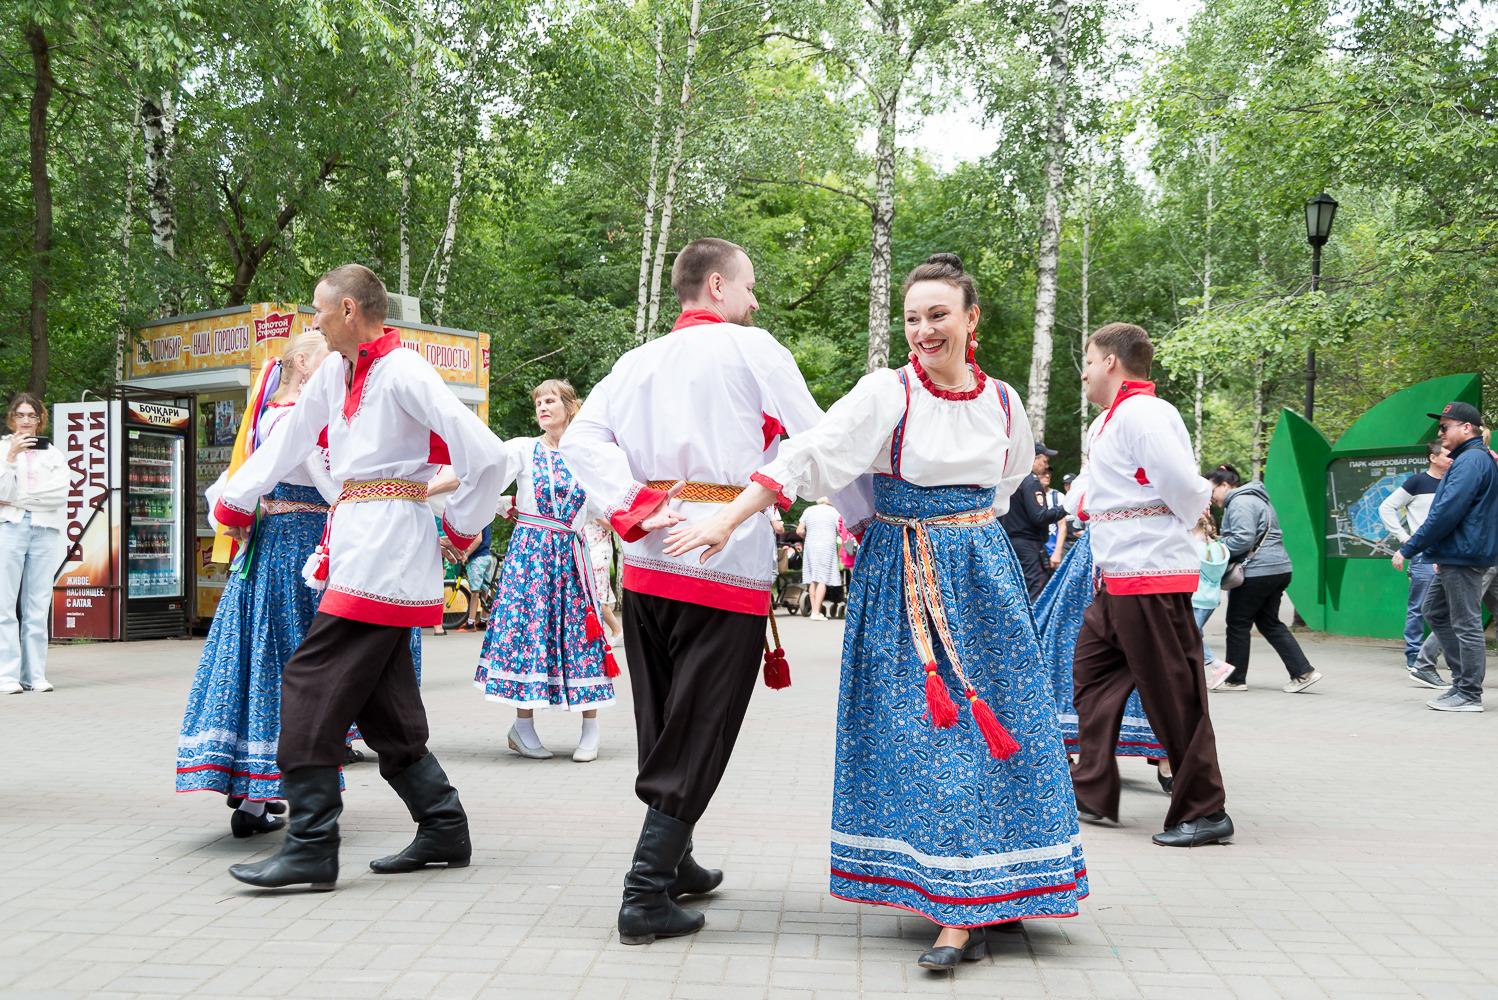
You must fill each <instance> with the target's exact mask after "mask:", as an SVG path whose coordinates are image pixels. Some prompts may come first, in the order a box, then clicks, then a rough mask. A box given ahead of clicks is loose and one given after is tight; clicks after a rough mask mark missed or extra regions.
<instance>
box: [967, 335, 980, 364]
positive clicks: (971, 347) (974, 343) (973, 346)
mask: <svg viewBox="0 0 1498 1000" xmlns="http://www.w3.org/2000/svg"><path fill="white" fill-rule="evenodd" d="M977 353H978V338H977V337H976V336H973V335H969V336H968V340H967V359H968V360H969V361H972V360H973V355H974V354H977Z"/></svg>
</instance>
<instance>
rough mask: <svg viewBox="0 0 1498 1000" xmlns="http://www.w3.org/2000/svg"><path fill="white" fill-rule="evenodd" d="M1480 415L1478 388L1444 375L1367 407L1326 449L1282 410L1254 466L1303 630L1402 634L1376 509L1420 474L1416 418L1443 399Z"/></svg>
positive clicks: (1429, 433) (1398, 582) (1401, 590)
mask: <svg viewBox="0 0 1498 1000" xmlns="http://www.w3.org/2000/svg"><path fill="white" fill-rule="evenodd" d="M1457 399H1459V400H1462V401H1463V402H1467V403H1471V404H1472V405H1473V406H1476V407H1478V408H1479V409H1480V408H1481V406H1482V379H1481V377H1479V376H1477V375H1448V376H1447V377H1445V378H1437V379H1431V380H1430V381H1428V382H1421V383H1419V384H1418V385H1412V386H1410V387H1409V388H1408V389H1403V390H1401V391H1399V392H1396V393H1395V394H1394V395H1392V396H1390V397H1389V398H1387V399H1385V400H1383V401H1382V402H1381V403H1378V404H1377V405H1375V406H1374V407H1373V408H1372V409H1370V410H1369V411H1368V412H1367V413H1365V414H1363V416H1361V417H1360V418H1358V420H1357V422H1356V423H1354V424H1353V425H1352V426H1351V427H1349V428H1348V429H1347V431H1346V432H1345V433H1344V434H1343V435H1342V436H1341V437H1340V438H1338V439H1337V442H1336V444H1332V443H1331V442H1330V441H1328V440H1327V438H1326V436H1325V435H1324V434H1322V433H1321V432H1320V431H1319V430H1317V429H1316V428H1315V427H1314V426H1312V425H1311V424H1309V423H1307V422H1306V420H1305V418H1304V417H1302V416H1301V415H1300V414H1298V413H1295V412H1293V411H1291V410H1284V411H1282V412H1281V414H1280V421H1279V426H1278V427H1277V428H1276V429H1275V432H1274V440H1273V441H1272V442H1271V443H1270V446H1269V457H1268V460H1267V462H1266V463H1265V466H1264V486H1265V488H1266V489H1267V490H1268V491H1269V496H1270V497H1271V499H1273V501H1274V507H1275V510H1276V511H1277V512H1278V514H1279V518H1280V528H1281V530H1282V531H1283V532H1284V535H1285V548H1286V549H1287V550H1288V551H1289V553H1290V561H1291V563H1293V564H1294V567H1295V572H1294V575H1293V576H1292V578H1291V581H1290V587H1289V591H1288V593H1289V595H1290V600H1291V601H1293V602H1294V604H1295V610H1296V611H1298V612H1300V616H1301V618H1302V619H1304V620H1305V623H1306V624H1307V625H1309V626H1310V627H1311V628H1314V629H1317V630H1320V631H1323V632H1332V633H1335V634H1337V635H1362V636H1372V637H1375V638H1381V639H1396V638H1398V637H1400V636H1401V635H1403V634H1404V611H1405V606H1406V604H1407V602H1408V600H1409V577H1408V576H1407V575H1406V574H1404V573H1399V572H1396V571H1395V570H1394V567H1393V566H1391V565H1390V564H1389V557H1390V556H1391V555H1393V554H1394V552H1395V550H1396V549H1397V548H1398V547H1399V542H1398V539H1396V538H1395V537H1394V536H1393V535H1392V534H1390V533H1389V531H1388V529H1386V528H1385V527H1384V525H1383V523H1382V522H1381V521H1380V520H1379V517H1378V506H1379V504H1381V503H1382V502H1383V501H1384V499H1385V498H1386V497H1388V495H1389V494H1390V493H1393V492H1394V490H1395V489H1397V488H1398V487H1399V485H1400V484H1401V483H1403V482H1404V481H1405V480H1406V479H1408V478H1409V477H1410V476H1412V475H1414V474H1415V473H1416V472H1419V471H1421V470H1422V469H1424V468H1425V465H1426V461H1425V445H1426V442H1428V441H1430V440H1431V439H1432V438H1434V437H1435V436H1436V424H1437V422H1436V420H1434V419H1433V418H1431V417H1428V416H1426V414H1427V413H1434V412H1437V411H1439V410H1440V409H1441V407H1443V406H1445V405H1446V404H1447V403H1449V402H1451V401H1452V400H1457Z"/></svg>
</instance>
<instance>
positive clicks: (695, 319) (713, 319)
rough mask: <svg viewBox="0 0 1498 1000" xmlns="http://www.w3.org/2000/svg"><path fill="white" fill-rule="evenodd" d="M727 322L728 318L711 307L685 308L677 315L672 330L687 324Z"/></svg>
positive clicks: (699, 324) (704, 324)
mask: <svg viewBox="0 0 1498 1000" xmlns="http://www.w3.org/2000/svg"><path fill="white" fill-rule="evenodd" d="M727 322H728V320H726V319H724V318H723V317H722V316H719V315H718V314H717V313H715V312H713V311H712V310H711V309H683V310H682V313H681V315H680V316H678V317H676V325H675V326H673V327H672V328H671V332H672V333H675V332H676V331H677V330H680V329H681V328H682V327H685V326H706V325H708V324H709V323H727Z"/></svg>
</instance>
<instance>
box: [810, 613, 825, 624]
mask: <svg viewBox="0 0 1498 1000" xmlns="http://www.w3.org/2000/svg"><path fill="white" fill-rule="evenodd" d="M811 620H812V621H814V622H825V621H826V620H827V616H826V615H824V614H822V613H821V612H820V611H818V612H817V613H816V614H814V615H812V616H811Z"/></svg>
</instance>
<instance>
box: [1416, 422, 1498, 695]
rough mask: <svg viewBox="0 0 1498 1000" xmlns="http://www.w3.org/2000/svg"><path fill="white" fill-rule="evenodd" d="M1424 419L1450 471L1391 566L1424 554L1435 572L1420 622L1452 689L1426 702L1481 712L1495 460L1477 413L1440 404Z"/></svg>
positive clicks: (1495, 524)
mask: <svg viewBox="0 0 1498 1000" xmlns="http://www.w3.org/2000/svg"><path fill="white" fill-rule="evenodd" d="M1427 416H1431V417H1435V418H1437V419H1438V420H1440V422H1441V441H1442V442H1443V443H1444V444H1445V445H1446V447H1447V449H1449V453H1450V455H1451V467H1450V468H1449V469H1448V470H1447V471H1446V475H1445V476H1444V477H1443V478H1442V479H1441V483H1440V485H1439V486H1437V487H1436V495H1435V498H1434V499H1433V500H1432V501H1431V503H1430V512H1429V513H1428V514H1426V516H1425V523H1424V524H1422V525H1420V530H1418V531H1416V532H1415V533H1414V534H1413V535H1411V536H1410V539H1409V541H1407V542H1405V543H1404V545H1403V546H1401V547H1400V549H1399V551H1398V552H1396V553H1395V554H1394V559H1393V563H1394V568H1395V569H1396V570H1399V571H1401V572H1403V570H1404V561H1405V560H1406V559H1408V558H1409V557H1411V556H1414V555H1418V554H1420V553H1422V552H1423V553H1425V556H1426V558H1427V559H1428V560H1429V561H1430V562H1433V563H1435V564H1436V566H1437V572H1436V576H1435V579H1434V580H1432V581H1431V584H1430V587H1429V589H1427V590H1426V592H1425V608H1424V611H1425V621H1426V622H1427V623H1428V624H1429V625H1430V628H1431V631H1433V632H1435V633H1436V635H1438V636H1439V637H1440V639H1441V648H1442V649H1443V650H1444V651H1445V653H1446V662H1447V664H1448V665H1449V666H1450V667H1451V690H1449V691H1447V692H1446V693H1445V694H1443V695H1441V696H1440V697H1439V698H1436V699H1435V700H1434V701H1428V702H1426V704H1427V705H1429V706H1430V707H1431V708H1433V709H1435V710H1436V711H1438V712H1481V711H1482V681H1483V676H1484V674H1485V673H1486V671H1487V644H1486V643H1485V642H1484V641H1483V633H1482V591H1483V574H1484V572H1485V571H1486V570H1487V568H1488V567H1489V566H1495V565H1498V461H1495V460H1494V458H1493V453H1492V452H1490V451H1488V449H1487V447H1486V446H1485V445H1484V444H1483V443H1482V414H1480V413H1478V412H1477V407H1475V406H1472V405H1471V404H1469V403H1460V402H1457V403H1447V404H1446V406H1445V407H1444V408H1443V409H1442V410H1441V412H1440V413H1430V414H1427ZM1453 652H1455V653H1456V656H1454V657H1453V656H1452V653H1453Z"/></svg>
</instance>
